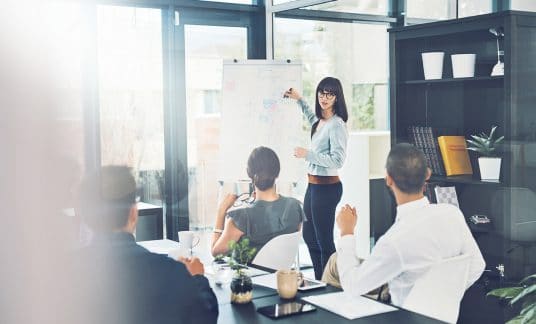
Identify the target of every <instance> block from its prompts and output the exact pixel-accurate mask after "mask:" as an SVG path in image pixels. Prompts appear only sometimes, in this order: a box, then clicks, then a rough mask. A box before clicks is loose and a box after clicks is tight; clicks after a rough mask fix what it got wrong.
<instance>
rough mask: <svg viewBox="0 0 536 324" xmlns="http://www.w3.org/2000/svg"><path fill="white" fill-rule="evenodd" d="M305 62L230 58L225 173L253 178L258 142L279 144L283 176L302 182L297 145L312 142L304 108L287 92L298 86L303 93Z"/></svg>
mask: <svg viewBox="0 0 536 324" xmlns="http://www.w3.org/2000/svg"><path fill="white" fill-rule="evenodd" d="M301 73H302V65H301V63H299V62H291V61H273V60H247V61H224V62H223V83H222V113H221V136H220V163H219V165H220V168H219V179H220V180H221V181H224V182H234V181H236V180H240V179H248V176H247V172H246V167H247V159H248V157H249V154H250V153H251V151H252V150H253V149H254V148H255V147H258V146H266V147H269V148H271V149H273V150H274V151H275V152H276V153H277V155H278V157H279V160H280V162H281V172H280V174H279V180H280V181H283V182H297V180H298V179H299V178H300V177H303V176H304V174H305V163H304V161H303V159H296V158H295V157H294V156H293V153H294V148H295V147H296V146H303V147H307V142H308V135H307V134H308V129H306V128H304V127H303V126H304V122H303V118H302V113H301V108H299V106H298V104H297V103H296V101H295V100H292V99H286V98H283V93H284V92H285V90H287V89H289V88H291V87H293V88H296V89H298V91H300V93H301V87H302V78H301Z"/></svg>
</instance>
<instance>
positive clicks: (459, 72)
mask: <svg viewBox="0 0 536 324" xmlns="http://www.w3.org/2000/svg"><path fill="white" fill-rule="evenodd" d="M450 58H451V60H452V76H453V77H455V78H472V77H474V76H475V60H476V54H453V55H451V56H450Z"/></svg>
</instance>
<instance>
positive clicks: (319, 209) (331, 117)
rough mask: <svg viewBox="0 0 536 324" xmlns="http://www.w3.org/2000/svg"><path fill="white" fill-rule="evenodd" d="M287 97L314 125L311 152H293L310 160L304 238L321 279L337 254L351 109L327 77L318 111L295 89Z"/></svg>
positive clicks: (321, 85) (319, 91)
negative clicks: (337, 214)
mask: <svg viewBox="0 0 536 324" xmlns="http://www.w3.org/2000/svg"><path fill="white" fill-rule="evenodd" d="M285 97H288V98H292V99H296V100H297V101H298V104H299V105H300V107H301V109H302V112H303V115H304V116H305V117H306V118H307V120H308V121H309V122H310V123H311V125H312V128H311V149H310V150H307V149H305V148H303V147H296V148H295V149H294V156H295V157H296V158H303V159H305V161H307V172H308V175H307V176H308V180H309V184H308V186H307V191H306V193H305V198H304V202H303V203H304V206H303V209H304V211H305V215H306V217H307V219H308V220H309V221H307V222H304V223H303V239H304V240H305V243H306V244H307V247H308V249H309V254H310V255H311V259H312V261H313V268H314V271H315V278H316V279H317V280H319V279H320V278H321V277H322V272H323V270H324V267H325V266H326V263H327V262H328V259H329V257H330V256H331V254H333V253H334V252H335V243H334V241H333V225H334V222H335V208H336V207H337V204H338V203H339V201H340V200H341V196H342V183H341V181H340V179H339V176H338V169H340V168H341V167H342V165H343V163H344V160H345V158H346V144H347V140H348V131H347V130H346V121H347V120H348V110H347V109H346V102H345V101H344V94H343V92H342V85H341V82H340V81H339V80H338V79H336V78H332V77H327V78H324V79H323V80H322V81H320V83H319V84H318V86H317V88H316V100H315V111H314V112H313V111H311V109H310V108H309V105H308V104H307V103H306V102H305V101H304V100H303V99H302V97H301V95H300V94H299V93H298V91H296V90H295V89H294V88H290V89H289V90H288V91H286V92H285Z"/></svg>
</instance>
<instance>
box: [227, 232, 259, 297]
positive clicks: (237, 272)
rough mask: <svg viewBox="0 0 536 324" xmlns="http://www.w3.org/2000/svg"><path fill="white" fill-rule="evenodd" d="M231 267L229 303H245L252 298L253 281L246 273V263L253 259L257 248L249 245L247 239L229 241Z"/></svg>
mask: <svg viewBox="0 0 536 324" xmlns="http://www.w3.org/2000/svg"><path fill="white" fill-rule="evenodd" d="M229 251H231V260H230V262H229V264H230V266H231V269H233V270H234V276H233V280H232V281H231V303H235V304H245V303H249V302H250V301H251V299H252V298H253V282H252V281H251V277H250V276H248V275H247V273H246V269H247V263H248V262H249V261H251V259H253V256H254V255H255V252H256V251H257V249H255V248H250V247H249V239H248V238H244V239H242V240H240V241H238V242H234V241H231V242H230V243H229Z"/></svg>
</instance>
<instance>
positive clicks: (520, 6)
mask: <svg viewBox="0 0 536 324" xmlns="http://www.w3.org/2000/svg"><path fill="white" fill-rule="evenodd" d="M510 6H511V8H512V10H523V11H536V1H535V0H510Z"/></svg>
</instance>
